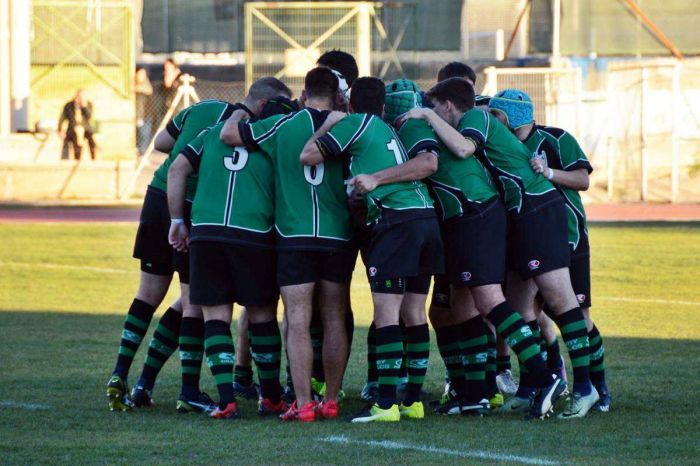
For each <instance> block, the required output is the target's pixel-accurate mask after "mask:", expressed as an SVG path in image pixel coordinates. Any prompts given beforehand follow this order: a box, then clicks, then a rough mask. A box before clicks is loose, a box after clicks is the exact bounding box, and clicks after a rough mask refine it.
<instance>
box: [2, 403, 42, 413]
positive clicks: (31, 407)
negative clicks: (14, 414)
mask: <svg viewBox="0 0 700 466" xmlns="http://www.w3.org/2000/svg"><path fill="white" fill-rule="evenodd" d="M0 407H2V408H17V409H29V410H31V411H41V410H45V409H49V408H50V406H49V405H45V404H41V403H22V402H21V401H0Z"/></svg>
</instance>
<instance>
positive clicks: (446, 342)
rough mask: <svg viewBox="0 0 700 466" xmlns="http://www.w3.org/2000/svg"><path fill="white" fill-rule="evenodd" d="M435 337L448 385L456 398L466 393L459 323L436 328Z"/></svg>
mask: <svg viewBox="0 0 700 466" xmlns="http://www.w3.org/2000/svg"><path fill="white" fill-rule="evenodd" d="M435 337H436V339H437V345H438V350H439V351H440V356H441V357H442V360H443V362H444V363H445V368H446V369H447V376H448V377H449V379H450V387H451V389H452V390H454V392H455V396H456V397H457V398H463V397H464V396H465V395H466V389H467V381H466V378H465V376H464V365H463V363H462V348H461V345H460V340H461V338H462V337H461V335H460V334H459V325H448V326H446V327H440V328H436V329H435Z"/></svg>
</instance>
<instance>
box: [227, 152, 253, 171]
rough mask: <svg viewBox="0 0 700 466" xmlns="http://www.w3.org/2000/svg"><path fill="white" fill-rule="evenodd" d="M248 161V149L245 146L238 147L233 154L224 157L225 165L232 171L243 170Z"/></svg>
mask: <svg viewBox="0 0 700 466" xmlns="http://www.w3.org/2000/svg"><path fill="white" fill-rule="evenodd" d="M247 163H248V151H247V150H246V149H245V148H244V147H236V148H235V149H234V150H233V154H231V155H230V156H228V157H224V167H226V169H227V170H231V171H232V172H237V171H239V170H243V167H245V165H246V164H247Z"/></svg>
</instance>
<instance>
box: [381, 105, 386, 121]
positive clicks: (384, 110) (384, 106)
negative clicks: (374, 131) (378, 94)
mask: <svg viewBox="0 0 700 466" xmlns="http://www.w3.org/2000/svg"><path fill="white" fill-rule="evenodd" d="M385 114H386V104H383V105H382V120H383V119H384V116H385Z"/></svg>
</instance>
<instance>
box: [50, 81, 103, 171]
mask: <svg viewBox="0 0 700 466" xmlns="http://www.w3.org/2000/svg"><path fill="white" fill-rule="evenodd" d="M91 117H92V102H89V101H88V100H87V97H85V93H84V91H83V90H82V89H78V91H77V92H76V93H75V97H73V100H71V101H70V102H68V103H67V104H66V105H64V106H63V111H62V112H61V117H60V118H59V120H58V134H59V135H60V136H61V139H63V149H62V151H61V158H62V159H68V158H69V155H68V151H69V146H72V147H73V156H74V157H75V159H77V160H80V158H81V156H82V151H83V147H84V146H85V143H86V142H87V145H88V146H89V147H90V157H91V158H92V160H95V155H96V152H97V144H96V143H95V136H94V133H93V131H92V126H91V125H90V118H91ZM65 122H68V126H67V127H66V129H63V124H64V123H65Z"/></svg>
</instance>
